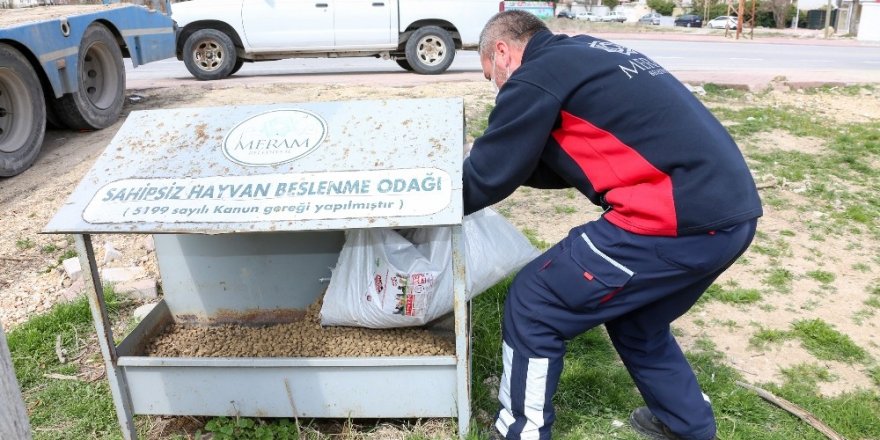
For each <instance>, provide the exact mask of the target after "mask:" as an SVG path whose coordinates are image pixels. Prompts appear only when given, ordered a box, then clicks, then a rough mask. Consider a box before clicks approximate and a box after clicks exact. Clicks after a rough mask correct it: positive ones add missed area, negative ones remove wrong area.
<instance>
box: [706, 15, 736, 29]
mask: <svg viewBox="0 0 880 440" xmlns="http://www.w3.org/2000/svg"><path fill="white" fill-rule="evenodd" d="M706 27H707V28H709V29H725V28H727V29H736V17H733V16H730V15H721V16H718V17H715V18H713V19H711V20H709V21H707V22H706Z"/></svg>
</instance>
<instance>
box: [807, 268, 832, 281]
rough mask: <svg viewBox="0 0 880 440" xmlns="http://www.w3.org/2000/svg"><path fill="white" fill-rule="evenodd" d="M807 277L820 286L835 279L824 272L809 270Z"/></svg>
mask: <svg viewBox="0 0 880 440" xmlns="http://www.w3.org/2000/svg"><path fill="white" fill-rule="evenodd" d="M807 276H808V277H810V278H812V279H814V280H816V281H818V282H820V283H822V284H829V283H832V282H834V278H835V277H834V274H833V273H831V272H826V271H824V270H811V271H809V272H807Z"/></svg>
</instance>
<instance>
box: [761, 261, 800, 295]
mask: <svg viewBox="0 0 880 440" xmlns="http://www.w3.org/2000/svg"><path fill="white" fill-rule="evenodd" d="M793 280H794V274H792V273H791V271H790V270H788V269H785V268H781V267H774V268H772V269H770V270H769V271H767V277H766V278H764V284H766V285H768V286H770V287H772V288H773V289H774V290H776V291H778V292H782V293H788V292H791V283H792V281H793Z"/></svg>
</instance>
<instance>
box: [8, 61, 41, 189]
mask: <svg viewBox="0 0 880 440" xmlns="http://www.w3.org/2000/svg"><path fill="white" fill-rule="evenodd" d="M45 133H46V101H45V100H44V98H43V88H42V86H40V80H39V79H38V78H37V73H36V72H35V71H34V69H33V68H32V67H31V65H30V63H28V61H27V59H26V58H25V57H24V56H23V55H22V54H20V53H19V52H18V51H17V50H15V49H13V48H12V47H11V46H8V45H5V44H0V176H2V177H9V176H14V175H16V174H19V173H21V172H23V171H24V170H26V169H28V168H29V167H30V166H31V164H33V163H34V161H35V160H36V159H37V155H38V154H40V148H42V146H43V137H44V136H45Z"/></svg>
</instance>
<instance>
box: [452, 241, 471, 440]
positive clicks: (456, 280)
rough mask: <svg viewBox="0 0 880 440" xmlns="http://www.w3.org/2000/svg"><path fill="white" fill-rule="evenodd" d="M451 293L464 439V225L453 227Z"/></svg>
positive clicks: (467, 394) (467, 409) (467, 372)
mask: <svg viewBox="0 0 880 440" xmlns="http://www.w3.org/2000/svg"><path fill="white" fill-rule="evenodd" d="M452 273H453V277H452V280H453V281H452V292H453V303H452V304H453V311H454V313H455V359H456V361H455V362H456V379H457V380H456V383H457V386H458V390H457V395H458V398H457V399H456V401H457V403H458V436H459V438H462V439H463V438H465V437H466V436H467V434H468V430H469V428H470V422H471V365H470V361H471V341H470V335H471V334H470V319H468V318H469V316H468V302H467V294H466V293H465V258H464V240H463V237H462V234H461V225H456V226H453V227H452Z"/></svg>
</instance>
